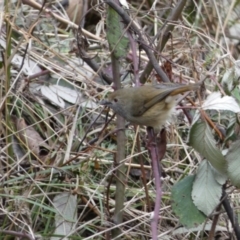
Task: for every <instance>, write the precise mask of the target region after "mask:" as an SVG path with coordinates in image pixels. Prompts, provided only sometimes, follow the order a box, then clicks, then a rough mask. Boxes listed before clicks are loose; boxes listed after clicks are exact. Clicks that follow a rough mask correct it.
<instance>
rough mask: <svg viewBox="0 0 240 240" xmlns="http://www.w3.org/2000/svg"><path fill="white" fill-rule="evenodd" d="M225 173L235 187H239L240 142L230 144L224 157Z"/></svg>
mask: <svg viewBox="0 0 240 240" xmlns="http://www.w3.org/2000/svg"><path fill="white" fill-rule="evenodd" d="M226 160H227V173H228V176H229V178H230V180H231V181H232V184H233V185H234V186H236V187H240V140H238V141H236V142H234V143H232V144H231V146H230V148H229V151H228V153H227V155H226Z"/></svg>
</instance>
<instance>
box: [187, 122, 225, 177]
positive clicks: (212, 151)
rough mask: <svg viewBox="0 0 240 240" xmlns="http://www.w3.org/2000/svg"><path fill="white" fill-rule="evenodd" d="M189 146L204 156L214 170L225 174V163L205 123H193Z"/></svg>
mask: <svg viewBox="0 0 240 240" xmlns="http://www.w3.org/2000/svg"><path fill="white" fill-rule="evenodd" d="M189 145H191V146H192V147H193V148H194V149H195V150H196V151H198V152H199V153H200V154H201V155H202V156H204V157H205V158H206V159H207V160H208V161H209V162H210V163H211V165H212V166H213V167H214V168H215V169H216V170H218V171H219V172H220V173H222V174H225V173H226V170H227V166H226V164H227V162H226V161H225V159H224V156H223V155H222V153H221V151H220V150H219V149H218V148H217V147H216V141H215V140H214V138H213V135H212V132H211V129H210V127H209V126H208V124H207V123H206V122H196V123H194V125H193V126H192V128H191V130H190V134H189Z"/></svg>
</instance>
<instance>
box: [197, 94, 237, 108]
mask: <svg viewBox="0 0 240 240" xmlns="http://www.w3.org/2000/svg"><path fill="white" fill-rule="evenodd" d="M202 109H203V110H207V109H214V110H228V111H232V112H235V113H238V112H240V107H239V105H238V103H237V102H236V101H235V99H234V98H233V97H230V96H224V97H221V93H220V92H213V93H211V94H210V95H209V96H208V97H207V99H206V100H205V101H204V103H203V105H202Z"/></svg>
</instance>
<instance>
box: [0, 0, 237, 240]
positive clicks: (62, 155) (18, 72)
mask: <svg viewBox="0 0 240 240" xmlns="http://www.w3.org/2000/svg"><path fill="white" fill-rule="evenodd" d="M7 2H8V1H7ZM90 2H91V4H94V3H92V1H90ZM137 2H138V1H136V2H134V1H132V4H133V5H132V7H131V15H132V16H133V17H134V18H135V20H136V21H137V22H138V23H139V25H140V26H141V28H142V29H143V32H144V34H145V37H146V39H147V38H150V37H152V36H153V35H155V34H156V31H157V30H158V29H159V27H160V26H161V25H162V24H163V23H164V21H165V19H166V17H167V14H168V12H169V10H170V9H171V7H172V6H170V5H169V4H168V1H166V3H163V4H162V6H160V4H157V5H156V6H155V7H156V10H157V11H156V12H154V11H153V10H154V9H151V10H150V7H149V3H150V2H151V1H146V3H145V4H143V6H142V8H139V7H138V4H137ZM139 2H140V1H139ZM199 2H200V3H191V4H189V5H188V6H187V7H186V8H185V11H184V14H183V16H182V18H181V21H177V22H175V23H174V24H175V29H174V31H173V32H172V33H171V38H170V40H169V41H168V43H167V45H166V47H165V49H164V51H163V52H162V53H161V55H160V59H161V61H162V62H164V61H165V59H168V60H170V62H171V67H172V70H171V73H172V81H174V82H183V83H188V82H196V81H200V80H203V79H205V85H206V92H207V93H209V92H211V91H213V90H214V89H215V88H216V86H218V84H219V82H220V80H221V78H222V76H223V74H224V73H225V71H226V70H225V69H226V68H229V67H231V66H234V64H235V59H234V58H238V55H239V53H238V51H237V48H235V46H236V38H237V36H238V35H237V34H236V33H235V32H233V31H235V30H231V29H230V27H232V26H235V25H236V24H237V20H236V19H237V13H238V10H239V6H238V5H236V6H234V5H233V4H232V2H233V1H226V2H225V1H221V2H220V1H212V2H211V3H210V2H208V3H206V2H205V1H199ZM91 4H90V5H91ZM3 9H4V11H3ZM0 14H1V16H2V22H1V24H2V25H1V26H2V27H1V34H0V41H1V42H0V44H1V56H0V59H1V61H0V66H1V68H0V73H1V74H0V76H1V88H0V99H1V101H0V109H1V111H0V116H1V123H0V133H1V139H0V149H1V150H0V158H1V161H0V184H1V185H0V195H1V201H0V226H1V227H0V231H2V233H0V239H7V238H6V236H10V235H11V236H15V239H21V236H24V237H25V238H28V239H35V238H36V239H50V238H51V236H52V235H53V234H54V232H55V229H56V228H55V224H57V220H56V215H57V213H59V212H61V210H60V208H59V207H57V205H58V204H62V206H64V207H65V208H66V212H64V210H63V212H62V214H63V215H64V217H65V219H64V218H63V219H64V220H63V219H62V220H63V222H64V223H65V224H66V225H65V227H66V228H68V227H69V228H70V230H69V231H67V233H68V236H67V237H69V238H70V239H111V234H110V230H111V229H113V228H116V227H118V228H121V230H122V239H150V238H151V230H150V220H149V218H150V215H151V212H149V209H148V206H147V204H146V194H145V190H144V186H143V182H142V179H141V174H142V173H141V170H140V164H139V158H140V156H141V157H142V158H143V160H144V167H145V169H146V172H145V174H146V178H147V187H148V194H149V201H150V204H151V207H152V208H153V206H154V199H155V187H154V183H153V179H152V177H151V176H152V172H151V164H150V160H149V156H148V152H147V150H146V148H145V147H146V137H145V129H144V128H141V129H138V133H139V135H140V144H141V149H140V151H139V148H138V147H137V140H136V132H135V129H134V128H133V127H132V126H129V127H128V130H127V131H126V134H127V140H126V143H125V152H126V158H125V159H123V160H122V164H125V166H126V172H125V173H124V174H125V175H126V178H125V182H124V184H125V186H126V190H125V191H126V193H125V202H124V210H123V211H124V222H123V223H122V224H121V226H116V225H115V224H114V221H113V219H112V215H113V211H114V207H115V199H114V196H115V191H116V187H115V182H114V176H115V175H114V173H115V171H116V169H117V166H116V165H115V164H114V158H115V152H116V132H115V121H114V120H112V121H111V122H110V123H109V124H108V125H107V127H106V128H104V126H105V120H106V112H105V111H102V107H100V106H99V105H98V102H99V100H100V99H103V98H104V97H105V96H106V95H107V93H108V92H109V91H112V89H111V87H109V86H108V85H107V84H106V83H104V81H103V80H102V79H100V78H99V77H98V75H97V74H96V73H95V72H94V71H93V70H92V69H91V68H90V67H88V66H86V65H85V64H84V63H83V61H82V60H81V59H80V57H79V56H78V50H77V44H76V29H75V30H73V29H69V31H65V30H66V29H59V28H58V21H57V20H56V19H54V18H53V16H51V15H50V14H47V13H44V11H42V12H41V13H39V11H38V10H36V9H33V8H31V7H29V6H27V5H23V4H21V2H20V1H18V2H14V1H13V2H11V3H8V5H5V8H2V9H1V12H0ZM87 17H89V19H86V32H85V34H84V35H85V36H86V37H87V39H88V41H89V44H90V45H89V48H88V50H87V52H88V54H89V56H91V57H93V58H95V59H97V61H98V63H99V64H100V65H102V66H103V69H107V71H108V72H109V73H110V70H108V69H110V66H111V65H110V57H109V50H108V46H107V41H106V29H105V28H104V24H101V23H102V22H104V21H105V6H104V5H103V4H102V3H101V1H100V4H99V5H97V6H95V7H94V8H93V10H92V11H91V13H90V14H89V15H87ZM60 20H61V19H60ZM98 20H99V22H98V24H97V25H96V21H98ZM91 21H92V22H91ZM101 21H102V22H101ZM73 28H76V26H73ZM88 30H89V31H90V32H89V33H88V32H87V31H88ZM230 30H231V31H230ZM90 33H91V34H90ZM234 38H235V39H234ZM237 41H239V39H237ZM141 55H142V56H141V69H140V70H142V69H143V68H144V66H145V63H146V62H147V56H146V55H145V54H144V52H143V51H141ZM121 66H122V69H121V74H122V75H126V74H127V73H128V70H129V69H130V68H131V64H130V63H129V62H128V61H126V60H122V61H121ZM107 67H108V68H107ZM132 78H133V76H132V74H127V77H126V79H125V80H124V82H123V85H125V84H126V85H127V84H129V82H130V81H131V80H132ZM149 79H151V80H154V79H155V73H154V72H153V73H152V74H151V76H150V77H149ZM56 84H59V85H61V86H62V89H63V92H64V93H63V95H61V94H60V96H58V97H57V98H55V100H54V96H55V95H54V93H53V92H52V91H53V90H52V89H51V88H50V87H51V86H53V85H56ZM220 89H221V91H222V92H224V91H225V89H223V88H222V87H220ZM68 91H69V92H68ZM191 97H192V100H193V101H194V102H196V105H197V106H199V105H200V103H199V99H197V98H196V95H195V94H192V95H191ZM202 97H203V98H202V100H204V95H203V96H202ZM53 101H55V104H53ZM184 104H189V102H188V101H186V100H185V102H184ZM191 113H192V114H193V113H194V110H193V111H192V112H191ZM109 114H110V115H112V113H111V112H110V113H109ZM189 127H190V124H189V122H188V121H187V120H186V119H185V118H184V115H183V113H182V111H178V113H177V114H175V117H174V121H172V122H171V123H170V124H168V125H167V139H168V145H167V152H166V155H165V157H164V159H163V160H162V166H163V169H164V172H165V175H166V176H165V178H164V179H162V191H163V195H162V202H161V211H160V221H159V239H206V238H205V236H201V234H200V232H198V231H195V232H191V233H190V232H188V231H186V232H185V233H182V234H178V235H175V232H174V231H175V230H176V229H177V228H178V227H179V226H180V225H179V222H178V217H177V216H176V215H175V214H174V213H173V212H172V209H171V198H170V195H171V194H170V191H171V186H172V185H173V184H174V183H176V182H178V181H179V180H180V179H182V178H183V177H184V176H186V175H190V174H193V173H195V171H196V168H197V166H198V164H199V162H200V161H201V156H199V154H198V153H197V152H195V151H194V150H193V149H192V148H191V147H189V146H188V145H187V137H188V131H189ZM56 196H61V198H62V199H63V202H61V203H59V202H58V201H57V203H56V199H55V197H56ZM236 196H237V193H236V192H233V193H232V198H233V201H234V203H235V205H236V206H238V200H236ZM69 201H71V204H70V206H69ZM68 213H69V215H68ZM66 216H67V217H66ZM223 216H224V215H223ZM60 219H61V217H60ZM67 220H68V221H67ZM226 222H227V221H224V217H223V218H221V221H220V223H219V225H220V224H221V225H223V226H225V227H226V225H227V223H226ZM62 228H63V226H62ZM55 233H56V232H55ZM231 234H232V232H231V230H229V231H221V236H222V237H223V238H222V239H226V236H228V237H229V236H231ZM17 237H18V238H17ZM34 237H35V238H34ZM56 237H57V236H56ZM9 239H10V238H9ZM11 239H13V238H11ZM52 239H54V238H52ZM55 239H64V238H63V236H61V237H60V236H59V237H58V238H55Z"/></svg>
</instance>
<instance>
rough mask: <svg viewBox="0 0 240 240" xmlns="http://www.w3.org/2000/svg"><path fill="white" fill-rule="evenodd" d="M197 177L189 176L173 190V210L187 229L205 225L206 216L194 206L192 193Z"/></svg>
mask: <svg viewBox="0 0 240 240" xmlns="http://www.w3.org/2000/svg"><path fill="white" fill-rule="evenodd" d="M194 179H195V176H187V177H185V178H184V179H182V180H181V181H179V182H178V183H176V184H175V185H174V186H173V188H172V208H173V211H174V212H175V213H176V215H177V216H178V217H179V221H180V223H181V224H183V225H184V226H185V227H187V228H192V227H196V226H198V225H199V224H201V223H203V222H204V221H205V219H206V216H205V215H204V214H203V213H202V212H200V211H199V210H198V209H197V207H196V206H195V205H194V203H193V200H192V197H191V192H192V186H193V181H194Z"/></svg>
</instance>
